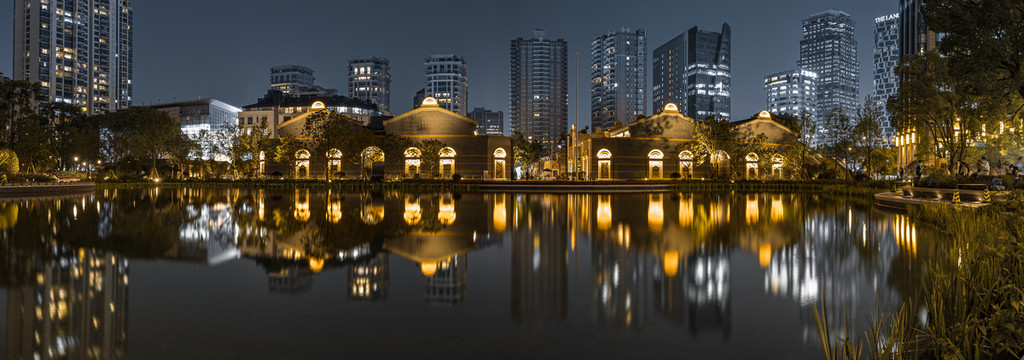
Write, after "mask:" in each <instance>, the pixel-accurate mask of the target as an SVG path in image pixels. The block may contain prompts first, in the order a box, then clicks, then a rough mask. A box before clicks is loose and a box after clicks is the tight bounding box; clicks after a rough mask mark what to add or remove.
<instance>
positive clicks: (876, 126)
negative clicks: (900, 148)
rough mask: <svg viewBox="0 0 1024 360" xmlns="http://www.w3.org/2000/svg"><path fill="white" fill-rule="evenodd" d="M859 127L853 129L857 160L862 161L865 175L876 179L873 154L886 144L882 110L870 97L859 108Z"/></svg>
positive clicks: (855, 126)
mask: <svg viewBox="0 0 1024 360" xmlns="http://www.w3.org/2000/svg"><path fill="white" fill-rule="evenodd" d="M856 120H857V125H854V127H853V140H854V144H856V152H857V158H858V159H860V160H861V163H862V164H863V167H864V169H865V173H866V174H868V175H869V176H872V177H874V175H875V173H874V170H875V166H873V165H875V164H874V163H873V162H872V161H871V160H872V156H871V155H872V154H874V153H875V150H876V149H878V148H881V147H882V145H883V144H884V143H885V139H884V138H883V137H882V128H881V125H882V110H881V109H879V108H878V106H876V105H875V103H874V101H872V100H871V98H870V97H865V99H864V105H862V106H860V107H858V108H857V118H856Z"/></svg>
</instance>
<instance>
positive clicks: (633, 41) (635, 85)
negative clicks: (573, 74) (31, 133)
mask: <svg viewBox="0 0 1024 360" xmlns="http://www.w3.org/2000/svg"><path fill="white" fill-rule="evenodd" d="M590 58H591V62H590V122H591V126H592V127H597V126H600V127H602V128H604V129H611V128H612V125H614V124H615V122H616V121H621V122H622V123H623V124H628V123H629V122H631V121H633V120H636V118H637V116H644V115H646V111H647V108H646V104H647V31H646V30H644V29H640V30H637V31H630V29H629V28H623V29H622V30H619V31H617V32H609V33H607V34H605V35H601V36H598V37H597V38H596V39H594V42H592V43H591V44H590Z"/></svg>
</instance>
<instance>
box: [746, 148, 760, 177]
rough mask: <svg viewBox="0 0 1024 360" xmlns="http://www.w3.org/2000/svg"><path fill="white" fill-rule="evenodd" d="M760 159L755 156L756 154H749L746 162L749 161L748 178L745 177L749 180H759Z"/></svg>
mask: <svg viewBox="0 0 1024 360" xmlns="http://www.w3.org/2000/svg"><path fill="white" fill-rule="evenodd" d="M760 159H761V158H760V157H759V156H757V154H755V153H749V154H747V156H746V158H745V160H746V161H747V167H746V169H747V170H746V176H745V177H746V178H747V179H756V178H757V175H758V174H757V162H758V161H759V160H760Z"/></svg>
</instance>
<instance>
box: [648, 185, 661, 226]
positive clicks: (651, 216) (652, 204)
mask: <svg viewBox="0 0 1024 360" xmlns="http://www.w3.org/2000/svg"><path fill="white" fill-rule="evenodd" d="M664 223H665V204H664V199H663V198H662V194H650V195H647V226H649V227H650V228H651V231H661V227H662V225H664Z"/></svg>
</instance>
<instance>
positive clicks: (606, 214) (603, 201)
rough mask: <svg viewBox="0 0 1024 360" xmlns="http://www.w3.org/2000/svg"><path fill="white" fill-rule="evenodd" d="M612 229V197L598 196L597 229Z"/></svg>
mask: <svg viewBox="0 0 1024 360" xmlns="http://www.w3.org/2000/svg"><path fill="white" fill-rule="evenodd" d="M611 228H612V196H611V195H598V196H597V229H598V230H610V229H611Z"/></svg>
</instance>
